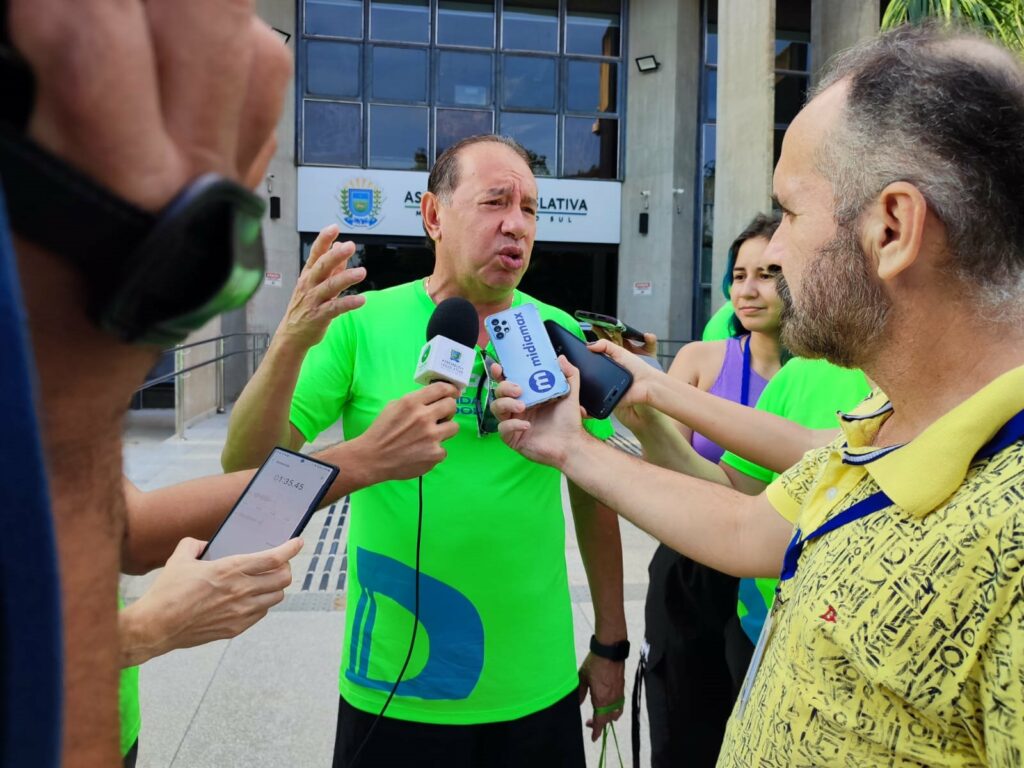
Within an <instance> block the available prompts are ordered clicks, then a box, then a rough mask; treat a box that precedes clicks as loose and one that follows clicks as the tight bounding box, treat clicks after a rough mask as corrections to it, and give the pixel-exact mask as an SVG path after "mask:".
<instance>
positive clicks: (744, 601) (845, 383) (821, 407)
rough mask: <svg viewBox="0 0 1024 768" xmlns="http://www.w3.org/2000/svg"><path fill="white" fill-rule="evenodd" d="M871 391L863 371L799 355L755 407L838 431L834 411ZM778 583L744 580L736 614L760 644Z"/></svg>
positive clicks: (738, 463) (764, 475) (768, 477)
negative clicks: (760, 636) (762, 630)
mask: <svg viewBox="0 0 1024 768" xmlns="http://www.w3.org/2000/svg"><path fill="white" fill-rule="evenodd" d="M870 393H871V387H870V385H869V384H868V380H867V378H866V377H865V376H864V374H863V373H862V372H861V371H859V370H851V369H849V368H840V367H839V366H837V365H832V363H830V362H828V361H827V360H807V359H804V358H800V357H795V358H793V359H792V360H790V361H789V362H788V363H786V364H785V365H784V366H782V369H781V370H780V371H779V372H778V373H776V374H775V376H773V377H772V379H771V381H769V382H768V384H767V386H766V387H765V388H764V391H763V392H762V393H761V397H759V398H758V400H757V406H756V407H757V409H758V410H761V411H767V412H768V413H774V414H775V415H776V416H782V417H783V418H786V419H789V420H790V421H795V422H796V423H797V424H801V425H802V426H805V427H807V428H809V429H828V428H830V427H835V428H836V429H838V428H839V421H838V420H837V419H836V412H837V411H849V410H851V409H852V408H853V407H854V406H855V405H857V403H859V402H860V401H861V400H863V399H864V398H865V397H867V396H868V395H869V394H870ZM721 461H722V462H723V463H725V464H728V465H729V466H730V467H732V468H733V469H736V470H739V471H740V472H743V473H744V474H746V475H749V476H750V477H753V478H755V479H757V480H760V481H761V482H763V483H765V484H767V483H770V482H771V481H772V480H774V479H775V478H776V477H777V476H778V475H777V474H776V473H775V472H772V471H771V470H769V469H765V468H764V467H761V466H758V465H757V464H754V463H753V462H751V461H747V460H746V459H744V458H742V457H740V456H737V455H736V454H734V453H729V452H728V451H726V453H725V454H724V455H723V456H722V459H721ZM778 583H779V580H778V579H740V590H739V604H738V605H737V613H738V614H739V617H740V624H741V625H742V626H743V630H744V632H746V634H747V636H748V637H749V638H750V640H751V642H754V643H756V642H757V638H758V635H760V634H761V627H762V626H763V625H764V620H765V618H766V617H767V616H768V609H769V608H771V605H772V601H773V600H774V599H775V585H776V584H778Z"/></svg>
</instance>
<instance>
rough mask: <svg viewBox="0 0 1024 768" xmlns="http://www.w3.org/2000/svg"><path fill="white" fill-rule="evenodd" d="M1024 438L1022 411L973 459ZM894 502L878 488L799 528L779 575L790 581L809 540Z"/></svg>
mask: <svg viewBox="0 0 1024 768" xmlns="http://www.w3.org/2000/svg"><path fill="white" fill-rule="evenodd" d="M1022 438H1024V411H1021V412H1020V413H1018V414H1017V415H1016V416H1014V417H1013V418H1012V419H1010V420H1009V421H1008V422H1006V423H1005V424H1004V425H1003V426H1002V427H1000V429H999V431H998V432H996V434H995V435H994V436H993V437H992V439H991V440H989V441H988V442H987V443H985V445H983V446H982V447H981V450H979V451H978V452H977V453H976V454H974V461H978V460H979V459H988V458H991V457H992V456H995V455H996V454H997V453H999V452H1000V451H1001V450H1003V449H1004V448H1008V447H1009V446H1011V445H1013V444H1014V443H1016V442H1017V441H1018V440H1020V439H1022ZM892 505H893V501H892V499H890V498H889V496H888V494H886V493H885V491H878V492H877V493H873V494H871V495H870V496H868V497H867V498H866V499H861V500H860V501H858V502H857V503H856V504H854V505H853V506H852V507H850V508H849V509H846V510H843V511H842V512H840V513H839V514H838V515H836V516H835V517H833V518H832V519H831V520H826V521H825V522H824V523H823V524H822V525H821V526H820V527H818V528H816V529H815V530H813V531H811V532H810V533H809V534H807V535H806V536H804V537H803V538H802V539H801V538H800V529H799V528H797V529H796V533H795V534H794V536H793V539H792V541H790V542H789V546H787V547H786V554H785V556H784V557H783V558H782V573H781V574H780V575H779V581H780V582H781V581H787V580H789V579H791V578H793V577H794V576H795V575H796V568H797V562H798V561H799V560H800V554H801V553H802V552H803V551H804V545H805V544H806V543H807V542H809V541H813V540H814V539H817V538H819V537H821V536H824V535H825V534H826V533H830V532H832V531H834V530H835V529H836V528H842V527H843V526H844V525H846V524H847V523H852V522H853V521H855V520H860V519H861V518H862V517H867V516H868V515H870V514H872V513H873V512H878V511H879V510H882V509H885V508H886V507H891V506H892Z"/></svg>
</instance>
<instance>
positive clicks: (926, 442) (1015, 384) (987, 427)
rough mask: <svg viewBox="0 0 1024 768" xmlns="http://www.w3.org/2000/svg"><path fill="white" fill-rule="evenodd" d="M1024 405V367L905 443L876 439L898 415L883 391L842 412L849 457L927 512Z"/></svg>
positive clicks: (897, 499) (898, 499)
mask: <svg viewBox="0 0 1024 768" xmlns="http://www.w3.org/2000/svg"><path fill="white" fill-rule="evenodd" d="M1022 409H1024V366H1021V367H1019V368H1015V369H1013V370H1011V371H1007V372H1006V373H1004V374H1003V375H1001V376H999V377H998V378H997V379H995V380H994V381H992V382H990V383H989V384H987V385H986V386H985V387H983V388H982V389H980V390H979V391H978V392H976V393H975V394H973V395H971V397H969V398H968V399H967V400H965V401H964V402H962V403H960V405H958V406H956V407H955V408H954V409H953V410H951V411H949V412H948V413H946V414H944V415H943V416H941V417H940V418H939V419H937V420H936V421H934V422H933V423H932V424H931V425H929V426H928V427H927V428H926V429H925V430H924V431H923V432H922V433H921V434H919V435H918V436H917V437H915V438H914V439H913V440H911V441H910V442H909V443H906V444H905V445H894V446H886V447H883V448H878V447H876V446H873V445H872V444H871V443H872V441H873V440H874V438H875V435H877V434H878V430H879V428H880V427H881V426H882V424H883V423H884V422H885V420H886V419H887V418H889V416H890V415H891V414H892V403H890V402H889V401H888V398H887V397H886V396H885V395H884V393H882V392H877V393H876V394H875V395H873V396H872V397H870V398H869V399H868V400H866V401H865V402H864V403H863V404H862V405H861V407H859V408H858V409H857V410H856V411H854V412H853V413H851V414H840V425H841V427H842V429H843V432H844V433H845V434H846V440H847V446H846V447H845V448H844V449H843V462H844V463H846V464H853V465H862V466H864V468H865V469H866V470H867V471H868V473H869V474H870V475H871V477H872V478H873V479H874V480H875V482H876V483H878V486H879V487H880V488H881V489H882V490H883V491H884V492H885V493H886V494H887V495H888V496H889V498H890V499H892V500H893V502H894V503H895V504H896V505H897V506H899V507H900V508H901V509H903V510H905V511H906V512H908V513H910V514H912V515H916V516H918V517H924V516H925V515H927V514H928V513H929V512H931V511H932V510H933V509H935V508H937V507H938V506H939V505H940V504H942V502H943V501H945V500H946V499H948V498H949V497H950V496H952V495H953V493H954V491H956V489H957V488H959V487H960V485H961V484H962V483H963V481H964V478H965V477H966V476H967V470H968V469H969V468H970V465H971V462H972V461H973V459H974V456H975V454H976V453H977V452H978V451H979V450H980V449H981V447H982V446H983V445H985V443H987V442H988V441H989V440H991V439H992V437H993V436H994V435H995V434H996V432H998V431H999V429H1000V428H1001V427H1002V426H1003V425H1004V424H1005V423H1006V422H1007V421H1009V420H1010V419H1011V418H1013V417H1014V416H1015V415H1016V414H1017V413H1018V412H1020V411H1021V410H1022Z"/></svg>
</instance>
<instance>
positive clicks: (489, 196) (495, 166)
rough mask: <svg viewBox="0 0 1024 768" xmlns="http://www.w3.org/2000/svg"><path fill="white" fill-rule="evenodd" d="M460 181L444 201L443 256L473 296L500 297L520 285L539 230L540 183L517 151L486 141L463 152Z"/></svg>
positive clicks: (440, 257) (439, 247) (440, 258)
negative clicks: (538, 199) (538, 198)
mask: <svg viewBox="0 0 1024 768" xmlns="http://www.w3.org/2000/svg"><path fill="white" fill-rule="evenodd" d="M457 162H458V163H459V185H458V187H456V188H455V190H454V192H453V193H452V198H451V201H450V202H449V203H448V204H445V203H443V202H442V203H441V204H440V206H439V213H438V218H439V221H440V225H441V232H440V234H441V236H440V239H439V240H437V241H436V250H437V259H438V262H439V263H443V264H444V265H445V267H446V268H447V269H450V270H451V271H452V272H453V273H454V275H455V279H456V281H457V282H458V283H459V285H460V286H461V287H462V288H463V289H464V290H465V291H466V293H467V296H469V297H471V298H478V299H482V300H497V299H501V298H504V297H505V296H507V295H509V294H511V293H512V290H513V289H514V288H515V287H516V286H517V285H519V281H520V280H522V278H523V274H524V273H525V272H526V268H527V267H528V266H529V265H530V254H531V252H532V251H533V241H534V238H535V237H536V234H537V182H536V181H535V180H534V178H533V172H532V171H530V168H529V166H528V165H527V164H526V163H525V162H524V161H523V159H522V158H521V157H519V156H518V155H517V154H516V153H515V152H513V151H512V150H511V149H509V148H508V147H506V146H503V145H501V144H497V143H495V142H481V143H479V144H473V145H470V146H468V147H466V148H465V149H463V150H462V151H461V152H460V153H459V156H458V159H457Z"/></svg>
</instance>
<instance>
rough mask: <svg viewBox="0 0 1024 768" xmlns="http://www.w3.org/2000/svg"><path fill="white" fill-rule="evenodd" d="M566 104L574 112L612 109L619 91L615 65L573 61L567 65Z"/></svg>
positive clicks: (617, 72)
mask: <svg viewBox="0 0 1024 768" xmlns="http://www.w3.org/2000/svg"><path fill="white" fill-rule="evenodd" d="M567 72H568V83H567V85H566V108H567V109H569V110H572V111H574V112H615V111H616V104H617V99H616V96H617V95H618V92H619V65H618V64H615V63H612V62H601V61H577V60H573V59H570V60H569V61H568V65H567Z"/></svg>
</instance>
